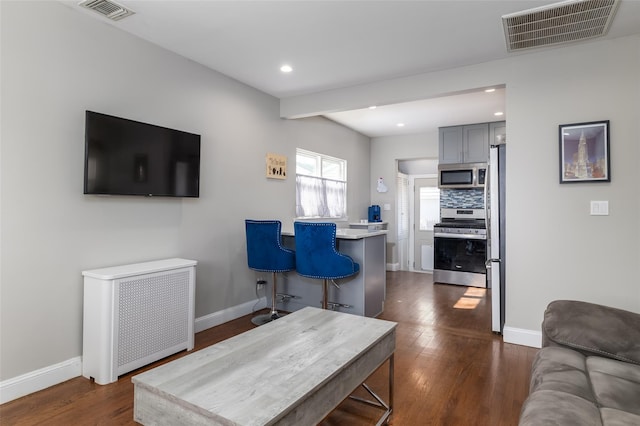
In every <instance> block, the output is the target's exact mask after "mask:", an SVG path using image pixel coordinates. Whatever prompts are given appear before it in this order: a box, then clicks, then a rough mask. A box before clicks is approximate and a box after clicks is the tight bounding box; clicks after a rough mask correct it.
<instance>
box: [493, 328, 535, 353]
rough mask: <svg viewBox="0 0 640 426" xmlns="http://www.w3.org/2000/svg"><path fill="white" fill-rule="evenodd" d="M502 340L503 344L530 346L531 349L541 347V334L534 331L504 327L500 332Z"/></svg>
mask: <svg viewBox="0 0 640 426" xmlns="http://www.w3.org/2000/svg"><path fill="white" fill-rule="evenodd" d="M502 339H503V340H504V342H505V343H514V344H516V345H522V346H531V347H532V348H541V347H542V332H541V331H535V330H525V329H523V328H515V327H505V328H504V329H503V330H502Z"/></svg>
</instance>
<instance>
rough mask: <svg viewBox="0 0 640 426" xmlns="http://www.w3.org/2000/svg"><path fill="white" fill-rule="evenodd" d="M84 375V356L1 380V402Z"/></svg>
mask: <svg viewBox="0 0 640 426" xmlns="http://www.w3.org/2000/svg"><path fill="white" fill-rule="evenodd" d="M80 375H82V357H79V356H78V357H75V358H71V359H70V360H67V361H63V362H61V363H59V364H55V365H50V366H48V367H44V368H41V369H39V370H36V371H32V372H30V373H26V374H23V375H21V376H18V377H14V378H12V379H8V380H4V381H2V382H0V404H4V403H5V402H9V401H13V400H14V399H18V398H20V397H23V396H25V395H28V394H30V393H33V392H37V391H39V390H42V389H46V388H48V387H50V386H53V385H57V384H58V383H62V382H66V381H67V380H70V379H73V378H74V377H78V376H80Z"/></svg>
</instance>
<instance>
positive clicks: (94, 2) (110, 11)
mask: <svg viewBox="0 0 640 426" xmlns="http://www.w3.org/2000/svg"><path fill="white" fill-rule="evenodd" d="M78 4H79V5H80V6H82V7H84V8H87V9H90V10H93V11H94V12H97V13H99V14H101V15H102V16H104V17H105V18H108V19H111V20H112V21H119V20H121V19H122V18H126V17H127V16H130V15H133V14H134V13H135V12H134V11H133V10H131V9H127V8H126V7H124V6H122V5H120V4H118V3H116V2H114V1H111V0H85V1H82V2H80V3H78Z"/></svg>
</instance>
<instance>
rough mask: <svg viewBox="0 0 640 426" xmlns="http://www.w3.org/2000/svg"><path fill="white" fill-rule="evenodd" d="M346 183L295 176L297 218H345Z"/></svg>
mask: <svg viewBox="0 0 640 426" xmlns="http://www.w3.org/2000/svg"><path fill="white" fill-rule="evenodd" d="M346 194H347V183H346V182H342V181H336V180H331V179H323V178H318V177H312V176H303V175H296V216H297V217H331V218H338V217H346V216H347V211H346V208H347V206H346Z"/></svg>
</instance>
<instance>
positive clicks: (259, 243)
mask: <svg viewBox="0 0 640 426" xmlns="http://www.w3.org/2000/svg"><path fill="white" fill-rule="evenodd" d="M281 228H282V223H280V221H279V220H251V219H247V220H245V230H246V236H247V263H248V264H249V268H250V269H253V270H255V271H261V272H271V273H272V274H273V283H272V292H271V312H270V313H268V314H263V315H257V316H255V317H254V318H252V319H251V322H253V323H254V324H256V325H262V324H266V323H268V322H270V321H273V320H275V319H278V318H279V317H280V314H278V311H277V309H276V298H277V292H276V276H277V273H278V272H287V271H292V270H294V269H295V267H296V255H295V252H294V251H293V250H289V249H287V248H284V247H282V243H281V242H282V236H281Z"/></svg>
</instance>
